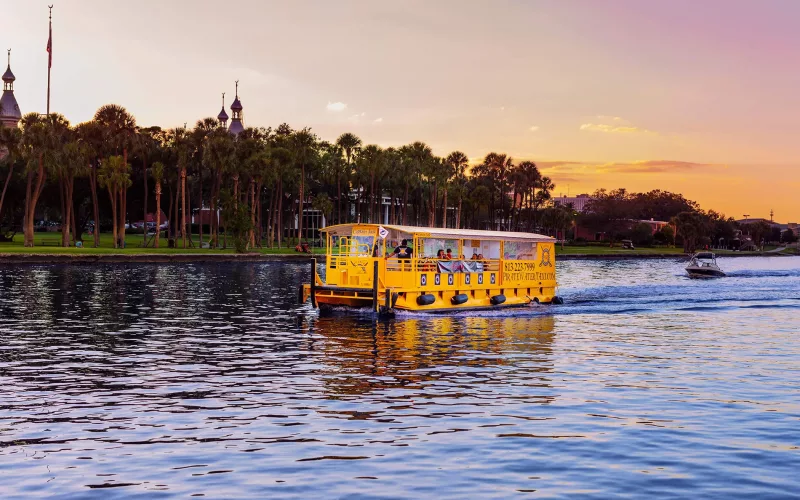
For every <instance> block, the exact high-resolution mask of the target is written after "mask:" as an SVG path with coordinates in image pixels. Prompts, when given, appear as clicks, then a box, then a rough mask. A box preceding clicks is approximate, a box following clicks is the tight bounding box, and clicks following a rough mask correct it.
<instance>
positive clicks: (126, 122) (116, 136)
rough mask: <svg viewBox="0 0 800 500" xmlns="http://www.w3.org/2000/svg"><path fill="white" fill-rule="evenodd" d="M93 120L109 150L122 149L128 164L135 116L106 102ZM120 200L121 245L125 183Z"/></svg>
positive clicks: (123, 233)
mask: <svg viewBox="0 0 800 500" xmlns="http://www.w3.org/2000/svg"><path fill="white" fill-rule="evenodd" d="M94 121H96V122H97V123H99V124H100V126H101V127H103V129H104V131H105V133H106V137H107V142H108V148H109V149H110V151H113V152H115V153H118V152H120V151H122V163H123V164H124V165H127V164H128V149H129V148H130V147H131V146H132V145H133V144H134V143H135V139H134V137H135V136H136V118H134V117H133V115H131V114H130V113H128V110H126V109H125V108H123V107H122V106H119V105H117V104H106V105H104V106H102V107H100V109H98V110H97V112H96V113H95V115H94ZM120 196H121V201H120V205H119V210H118V215H119V238H120V241H121V243H122V245H123V246H124V245H125V222H126V220H127V200H128V187H127V185H125V186H124V187H123V188H122V192H121V193H120Z"/></svg>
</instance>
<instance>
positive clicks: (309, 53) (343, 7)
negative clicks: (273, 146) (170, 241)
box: [0, 0, 800, 222]
mask: <svg viewBox="0 0 800 500" xmlns="http://www.w3.org/2000/svg"><path fill="white" fill-rule="evenodd" d="M52 1H53V3H55V8H54V9H53V22H54V28H53V46H54V51H53V70H52V71H53V73H52V97H51V107H52V110H53V111H57V112H60V113H63V114H64V115H66V117H67V118H68V119H69V120H70V121H72V122H73V123H78V122H81V121H84V120H87V119H90V118H91V116H92V115H93V113H94V111H95V110H96V109H97V108H98V107H99V106H101V105H102V104H106V103H110V102H113V103H118V104H121V105H123V106H125V107H127V108H128V109H129V110H130V111H131V112H132V113H134V114H135V115H136V117H137V120H138V122H139V124H140V125H161V126H165V127H168V126H176V125H182V124H183V123H184V122H188V124H189V125H192V124H194V122H195V121H197V120H198V119H200V118H203V117H206V116H216V114H217V113H218V112H219V109H220V105H221V102H220V99H221V95H220V94H221V92H226V93H227V95H226V104H228V105H229V104H230V102H231V100H232V98H233V92H234V83H233V82H234V80H236V79H238V80H239V81H240V85H239V89H240V92H239V95H240V98H241V100H242V104H243V106H244V120H245V124H246V125H251V126H275V125H278V124H280V123H281V122H288V123H289V124H291V125H292V126H294V127H303V126H310V127H312V129H313V130H314V131H315V132H316V133H317V134H318V135H320V136H321V137H322V138H325V139H329V140H334V139H335V138H336V137H337V136H338V135H339V134H341V133H342V132H345V131H350V132H354V133H356V134H357V135H359V136H360V137H361V138H362V139H363V140H364V142H365V143H377V144H380V145H382V146H392V145H400V144H404V143H408V142H411V141H415V140H421V141H424V142H426V143H428V144H430V145H431V147H433V149H434V152H435V153H437V154H440V155H446V154H447V153H449V152H450V151H452V150H455V149H458V150H461V151H464V152H465V153H466V154H467V155H468V156H469V157H470V158H472V159H476V160H477V159H478V158H480V157H482V156H483V155H485V154H486V153H487V152H489V151H497V152H505V153H508V154H509V155H511V156H513V157H514V158H515V159H520V160H521V159H532V160H534V161H536V162H537V163H538V164H539V166H540V168H541V169H542V171H543V172H544V173H545V174H547V175H549V176H551V177H552V178H553V180H554V181H555V182H556V184H557V189H556V194H567V193H568V192H569V194H571V195H575V194H579V193H582V192H591V191H594V190H595V189H597V188H608V189H613V188H617V187H625V188H627V189H628V190H631V191H641V190H649V189H657V188H658V189H667V190H671V191H676V192H681V193H683V194H684V195H685V196H686V197H688V198H690V199H694V200H697V201H699V202H700V203H701V205H702V206H703V208H714V209H716V210H719V211H722V212H724V213H726V214H727V215H730V216H734V217H736V218H741V217H742V215H743V214H749V215H750V217H751V218H752V217H766V218H769V211H770V209H774V211H775V219H776V220H778V221H781V222H789V221H798V220H800V201H798V200H800V29H798V28H797V21H798V19H800V2H798V1H795V0H764V1H750V0H748V1H740V0H704V1H693V0H671V1H666V0H663V1H656V0H652V1H639V0H624V1H623V0H604V1H594V0H550V1H544V0H530V1H500V0H493V1H474V2H472V1H464V0H459V1H436V2H430V1H418V2H414V1H404V2H388V1H386V2H380V1H363V2H355V1H353V2H343V1H342V2H331V1H317V2H311V1H292V2H277V1H276V2H267V1H255V0H254V1H245V0H238V1H235V2H219V1H199V0H191V1H188V0H187V1H176V0H171V1H168V2H164V1H160V0H158V1H157V0H137V1H126V2H122V1H113V2H110V1H106V0H97V1H88V0H82V1H78V0H70V1H60V2H59V1H57V0H52ZM47 3H48V2H45V1H39V0H25V1H22V0H2V2H1V4H2V15H3V18H4V23H3V31H2V32H0V44H2V46H3V48H9V47H10V48H11V49H12V61H11V63H12V64H11V65H12V69H13V71H14V73H15V75H16V77H17V81H16V83H15V94H16V97H17V100H18V102H19V105H20V108H21V109H22V112H23V113H25V112H29V111H39V112H44V110H45V98H46V84H47V53H46V51H45V46H46V43H47Z"/></svg>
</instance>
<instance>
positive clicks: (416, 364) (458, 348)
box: [306, 315, 555, 396]
mask: <svg viewBox="0 0 800 500" xmlns="http://www.w3.org/2000/svg"><path fill="white" fill-rule="evenodd" d="M554 326H555V318H554V317H553V316H552V315H536V316H528V317H495V318H480V317H469V316H466V317H460V318H452V317H446V316H437V317H433V318H427V319H419V318H407V319H403V320H402V321H377V320H375V319H358V318H354V317H352V316H340V317H319V318H316V319H314V320H310V321H309V322H308V325H307V327H306V328H307V331H313V332H315V333H316V334H319V335H321V336H322V337H323V338H324V341H323V342H322V343H321V344H322V347H321V350H322V353H323V357H322V359H323V360H324V362H325V364H326V365H327V366H326V368H327V370H326V371H325V373H326V374H327V375H328V376H327V377H326V378H325V386H326V388H327V390H329V391H330V392H331V394H336V395H339V396H345V395H349V396H353V395H359V394H364V393H367V392H371V391H375V390H383V389H387V388H393V387H404V388H420V387H423V386H424V383H426V382H431V381H435V380H438V379H440V378H442V377H447V376H448V373H449V371H450V370H448V367H457V368H458V369H460V370H464V369H468V368H470V367H472V368H491V367H500V366H504V365H509V364H510V363H511V362H512V361H513V359H512V358H508V357H507V354H509V353H518V354H525V355H527V356H528V359H529V360H535V361H536V364H537V367H536V368H534V369H533V371H541V372H548V371H550V370H551V369H552V360H551V359H549V355H550V353H551V349H552V343H553V339H554V335H555V334H554V333H553V330H554Z"/></svg>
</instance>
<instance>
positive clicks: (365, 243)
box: [350, 235, 375, 256]
mask: <svg viewBox="0 0 800 500" xmlns="http://www.w3.org/2000/svg"><path fill="white" fill-rule="evenodd" d="M374 245H375V236H366V235H358V236H352V237H351V238H350V255H359V256H371V255H372V251H373V247H374Z"/></svg>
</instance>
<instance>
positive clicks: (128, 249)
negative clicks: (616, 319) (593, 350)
mask: <svg viewBox="0 0 800 500" xmlns="http://www.w3.org/2000/svg"><path fill="white" fill-rule="evenodd" d="M34 241H35V244H36V246H34V247H32V248H26V247H24V246H22V235H20V234H18V235H16V236H15V238H14V241H12V242H3V243H0V255H3V254H6V255H20V256H23V255H40V256H41V255H61V256H76V257H78V256H82V255H87V256H88V255H98V256H99V255H110V256H120V257H123V256H126V255H130V256H136V260H137V261H138V260H141V259H142V258H143V257H145V256H147V255H153V256H160V255H163V256H169V255H183V256H190V255H193V256H203V255H226V254H227V255H233V254H235V251H234V249H233V248H232V246H231V247H228V248H226V249H216V250H211V249H209V248H200V241H199V239H198V237H197V236H196V235H195V237H194V240H193V243H194V246H189V245H188V242H187V248H182V247H179V248H168V247H167V240H166V239H162V240H161V242H160V243H161V247H160V248H153V247H152V246H149V247H144V246H142V235H141V234H129V235H127V236H126V238H125V243H126V244H125V248H114V247H113V240H112V238H111V234H110V233H101V234H100V246H99V247H97V248H94V247H92V246H91V245H92V241H93V240H92V239H91V238H87V239H86V240H85V241H84V243H85V244H86V245H87V246H85V247H83V248H76V247H61V246H58V244H60V241H61V235H60V233H36V238H35V240H34ZM42 243H45V244H44V245H43V244H42ZM177 243H178V244H179V245H180V244H181V241H180V240H178V242H177ZM206 243H207V240H206ZM774 248H775V247H767V248H765V251H769V250H772V249H774ZM312 250H313V253H314V255H324V254H325V249H324V248H314V249H312ZM249 253H251V254H261V255H265V256H269V255H276V256H277V255H292V256H300V255H302V254H299V253H298V252H296V251H295V250H294V247H293V246H292V248H285V247H283V248H256V249H253V250H252V251H251V252H249ZM715 253H717V254H718V255H721V256H724V255H763V253H762V252H730V251H726V250H715ZM796 254H797V249H794V248H788V249H785V250H784V251H782V252H780V253H779V254H770V255H796ZM556 255H563V256H569V257H579V256H587V257H595V258H602V257H603V256H607V257H609V258H621V257H628V258H635V257H643V258H646V257H656V256H673V255H674V256H676V257H679V256H682V255H684V253H683V249H682V248H679V247H678V248H674V247H658V248H637V249H635V250H626V249H623V248H622V247H621V246H619V245H617V246H614V247H609V246H607V245H567V246H565V247H564V248H563V249H562V248H561V246H560V245H557V246H556Z"/></svg>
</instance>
